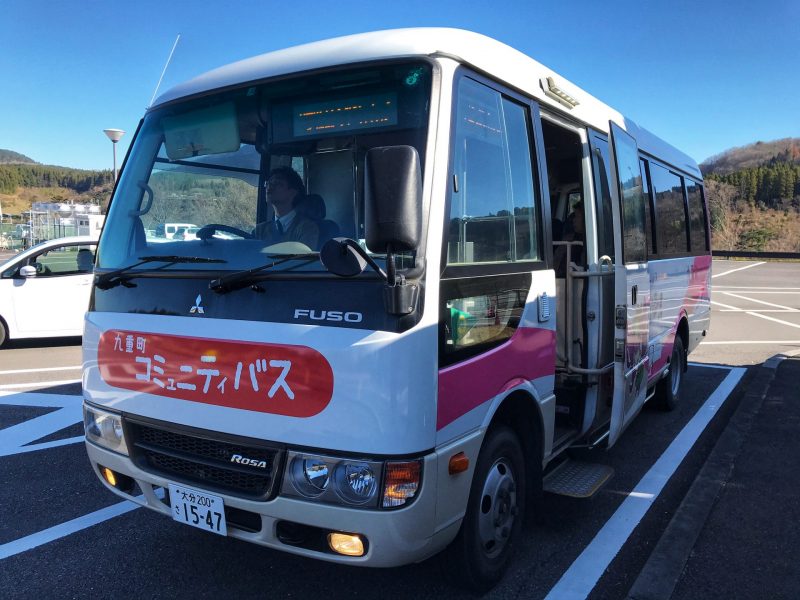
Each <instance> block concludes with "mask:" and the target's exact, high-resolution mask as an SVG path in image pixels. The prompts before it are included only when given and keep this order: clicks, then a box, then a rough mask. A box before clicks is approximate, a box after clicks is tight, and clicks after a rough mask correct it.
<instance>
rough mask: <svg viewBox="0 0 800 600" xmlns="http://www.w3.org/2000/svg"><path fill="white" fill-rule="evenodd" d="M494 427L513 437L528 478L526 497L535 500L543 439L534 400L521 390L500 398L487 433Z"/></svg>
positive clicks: (539, 409)
mask: <svg viewBox="0 0 800 600" xmlns="http://www.w3.org/2000/svg"><path fill="white" fill-rule="evenodd" d="M496 425H505V426H507V427H509V428H510V429H511V430H512V431H514V433H515V434H516V435H517V439H519V442H520V445H521V446H522V452H523V455H524V457H525V463H526V466H527V472H528V475H529V477H528V478H527V481H528V491H529V496H528V497H529V498H536V497H538V495H539V494H540V492H541V472H542V460H543V456H544V445H543V444H544V438H545V436H544V423H543V419H542V413H541V407H540V406H539V403H538V402H537V400H536V398H535V396H534V395H533V394H532V393H530V392H529V391H527V390H524V389H517V390H514V391H512V392H511V393H510V394H508V395H507V396H506V397H505V398H503V400H502V401H501V402H500V404H499V406H498V407H497V410H496V411H495V413H494V414H493V415H492V419H491V421H490V423H489V429H491V428H492V427H494V426H496ZM487 431H488V429H487Z"/></svg>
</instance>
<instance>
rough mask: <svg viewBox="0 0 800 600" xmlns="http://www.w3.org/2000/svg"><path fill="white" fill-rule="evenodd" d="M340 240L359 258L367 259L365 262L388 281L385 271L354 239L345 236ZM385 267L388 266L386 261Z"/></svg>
mask: <svg viewBox="0 0 800 600" xmlns="http://www.w3.org/2000/svg"><path fill="white" fill-rule="evenodd" d="M342 241H343V242H344V243H345V244H347V245H348V246H350V247H351V248H352V249H353V250H355V251H356V254H358V255H359V256H360V257H361V258H363V259H364V260H365V261H367V264H368V265H369V266H370V267H372V270H373V271H375V272H376V273H377V274H378V275H380V276H381V277H383V279H384V280H386V281H388V276H387V275H386V272H385V271H384V270H383V269H381V268H380V265H378V263H376V262H375V261H374V260H373V259H372V257H371V256H370V255H369V254H367V253H366V251H365V250H364V249H363V248H362V247H361V246H359V244H358V242H356V241H355V240H352V239H350V238H345V239H343V240H342ZM392 266H394V265H392ZM387 268H389V267H388V262H387Z"/></svg>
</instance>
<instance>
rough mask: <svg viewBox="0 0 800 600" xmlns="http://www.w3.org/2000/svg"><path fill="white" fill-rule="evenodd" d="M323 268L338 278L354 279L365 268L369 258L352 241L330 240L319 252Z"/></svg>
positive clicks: (344, 239)
mask: <svg viewBox="0 0 800 600" xmlns="http://www.w3.org/2000/svg"><path fill="white" fill-rule="evenodd" d="M319 260H320V262H321V263H322V264H323V266H324V267H325V268H326V269H328V271H330V272H331V273H333V274H334V275H338V276H339V277H355V276H356V275H359V274H361V273H362V272H363V271H364V269H365V268H366V266H367V261H368V260H369V256H367V254H366V253H365V252H364V251H363V250H362V249H361V248H360V247H359V246H358V244H356V243H355V242H354V241H353V240H349V239H347V238H332V239H330V240H328V241H327V242H325V244H324V245H323V246H322V248H321V249H320V251H319Z"/></svg>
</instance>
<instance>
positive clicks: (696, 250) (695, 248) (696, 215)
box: [685, 178, 708, 254]
mask: <svg viewBox="0 0 800 600" xmlns="http://www.w3.org/2000/svg"><path fill="white" fill-rule="evenodd" d="M685 181H686V197H687V198H688V201H689V232H690V238H691V240H692V254H703V253H704V252H706V251H707V250H708V240H707V239H706V219H705V214H704V211H703V197H702V195H701V192H700V184H699V183H697V182H696V181H692V180H691V179H688V178H687V179H686V180H685Z"/></svg>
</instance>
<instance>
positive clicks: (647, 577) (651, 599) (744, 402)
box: [627, 357, 781, 600]
mask: <svg viewBox="0 0 800 600" xmlns="http://www.w3.org/2000/svg"><path fill="white" fill-rule="evenodd" d="M773 359H776V360H773ZM773 359H770V360H769V361H766V362H765V363H764V365H760V366H758V367H755V369H756V373H755V376H754V377H753V378H752V379H751V380H750V381H748V382H747V383H746V385H747V391H746V392H745V393H744V395H743V397H742V398H741V401H740V402H739V405H738V407H737V408H736V410H735V412H734V414H733V415H732V416H731V419H730V421H729V423H728V425H727V426H726V427H725V430H724V431H723V432H722V435H721V436H720V437H719V439H718V440H717V443H716V444H715V445H714V448H713V449H712V450H711V453H710V454H709V456H708V459H706V462H705V464H704V465H703V468H702V469H701V470H700V473H699V474H698V475H697V478H696V479H695V481H694V482H693V483H692V485H691V487H690V488H689V491H688V492H687V494H686V497H685V498H684V499H683V501H682V502H681V505H680V507H679V508H678V510H677V511H675V515H674V516H673V517H672V520H671V521H670V522H669V525H667V528H666V529H665V530H664V534H663V535H662V536H661V539H659V541H658V543H657V544H656V546H655V548H654V549H653V552H652V553H651V554H650V557H649V558H648V559H647V562H646V563H645V565H644V567H643V568H642V570H641V572H640V573H639V575H638V577H637V578H636V581H634V583H633V585H632V586H631V588H630V590H629V591H628V595H627V599H628V600H669V599H670V598H671V597H672V593H673V592H674V590H675V586H676V585H677V584H678V581H679V580H680V577H681V575H682V574H683V570H684V568H685V567H686V562H687V561H688V559H689V555H690V554H691V552H692V549H693V548H694V545H695V543H696V542H697V538H698V536H699V535H700V532H701V531H702V529H703V527H704V525H705V523H706V521H707V519H708V517H709V515H710V514H711V511H712V509H713V508H714V505H715V504H716V501H717V498H718V496H719V493H720V491H721V490H722V488H723V487H724V486H725V485H726V484H727V482H728V480H729V478H730V476H731V473H732V472H733V467H734V462H735V460H736V458H737V457H738V456H739V453H740V451H741V448H742V443H743V442H744V440H745V439H746V438H747V436H748V434H749V432H750V428H751V426H752V423H753V419H754V418H755V416H756V415H757V414H758V413H759V411H760V410H761V405H762V404H763V401H764V398H765V396H766V394H767V391H768V390H769V386H770V384H771V383H772V380H773V379H774V378H775V373H776V371H777V369H776V367H777V366H778V364H780V362H781V361H780V360H777V357H773ZM767 363H769V366H767Z"/></svg>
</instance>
